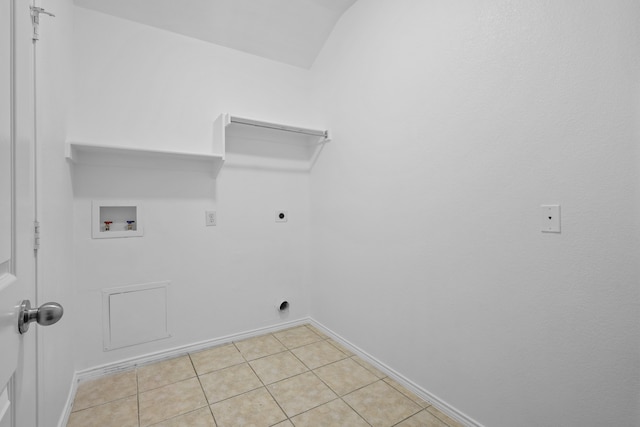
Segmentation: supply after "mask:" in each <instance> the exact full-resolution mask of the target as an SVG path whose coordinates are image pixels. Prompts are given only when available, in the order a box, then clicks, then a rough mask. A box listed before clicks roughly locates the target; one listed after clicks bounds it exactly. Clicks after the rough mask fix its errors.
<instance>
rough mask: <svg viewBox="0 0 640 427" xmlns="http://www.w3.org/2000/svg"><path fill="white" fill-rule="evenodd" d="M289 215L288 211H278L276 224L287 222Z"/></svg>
mask: <svg viewBox="0 0 640 427" xmlns="http://www.w3.org/2000/svg"><path fill="white" fill-rule="evenodd" d="M287 219H289V215H288V214H287V211H276V222H287Z"/></svg>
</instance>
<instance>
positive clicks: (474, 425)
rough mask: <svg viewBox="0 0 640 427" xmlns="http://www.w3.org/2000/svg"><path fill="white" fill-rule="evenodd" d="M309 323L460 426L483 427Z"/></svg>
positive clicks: (318, 324)
mask: <svg viewBox="0 0 640 427" xmlns="http://www.w3.org/2000/svg"><path fill="white" fill-rule="evenodd" d="M309 323H310V324H311V325H313V326H315V327H316V328H318V329H319V330H320V331H322V332H323V333H325V334H326V335H327V336H328V337H330V338H331V339H333V340H335V341H337V342H338V343H340V344H341V345H343V346H344V347H345V348H346V349H348V350H349V351H351V352H352V353H354V354H355V355H357V356H359V357H360V358H362V359H363V360H365V361H366V362H368V363H370V364H371V365H373V366H374V367H375V368H376V369H379V370H380V371H382V372H384V373H385V374H387V375H388V376H389V377H390V378H391V379H394V380H396V381H397V382H398V383H400V384H401V385H402V386H404V387H405V388H406V389H407V390H409V391H411V392H412V393H414V394H415V395H416V396H418V397H419V398H421V399H423V400H426V401H427V402H429V403H430V404H432V405H433V406H435V407H436V408H437V409H439V410H440V411H442V412H444V413H445V414H446V415H448V416H450V417H451V418H453V419H454V420H456V421H458V422H460V423H462V424H464V425H465V426H468V427H483V425H482V424H480V423H479V422H477V421H476V420H474V419H473V418H471V417H469V416H468V415H466V414H465V413H463V412H461V411H459V410H457V409H456V408H454V407H453V406H451V405H450V404H448V403H447V402H445V401H444V400H442V399H440V398H439V397H437V396H436V395H434V394H433V393H431V392H429V391H427V390H425V389H424V388H422V387H420V386H419V385H417V384H416V383H414V382H413V381H411V380H410V379H408V378H406V377H405V376H403V375H402V374H400V373H399V372H397V371H396V370H394V369H393V368H391V367H389V366H387V365H386V364H384V363H382V362H381V361H379V360H378V359H376V358H375V357H373V356H372V355H370V354H369V353H367V352H366V351H364V350H362V349H361V348H359V347H358V346H356V345H354V344H352V343H351V342H349V341H348V340H346V339H345V338H343V337H342V336H340V335H339V334H337V333H335V332H334V331H332V330H331V329H329V328H327V327H326V326H324V325H323V324H321V323H319V322H317V321H316V320H314V319H312V318H309Z"/></svg>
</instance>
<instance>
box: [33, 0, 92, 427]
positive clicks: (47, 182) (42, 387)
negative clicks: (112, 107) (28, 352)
mask: <svg viewBox="0 0 640 427" xmlns="http://www.w3.org/2000/svg"><path fill="white" fill-rule="evenodd" d="M38 5H39V6H41V7H44V8H45V9H46V10H47V11H50V12H52V13H54V14H55V15H56V17H55V18H52V17H48V16H42V18H41V25H40V41H38V42H37V45H36V50H37V55H36V74H37V81H36V85H37V122H38V126H37V138H38V218H39V221H40V225H41V248H40V251H39V253H38V290H37V293H38V295H37V296H38V301H37V303H38V304H43V303H45V302H48V301H57V302H59V303H60V304H62V306H63V307H64V308H65V313H64V316H63V317H62V319H61V320H60V322H59V323H57V324H55V325H52V326H49V327H46V328H44V327H42V326H38V327H34V326H32V328H33V329H34V331H35V332H31V331H30V332H29V333H37V334H38V354H39V356H38V357H39V367H38V386H39V388H38V395H39V406H40V409H41V412H40V414H39V420H40V423H41V425H43V426H49V425H53V424H54V423H56V422H57V420H58V419H59V418H60V413H61V412H63V411H64V409H65V405H66V403H67V402H66V401H67V397H68V395H69V390H70V388H71V382H72V378H73V372H74V368H75V366H74V362H73V359H74V354H75V351H74V350H75V344H76V342H77V340H76V335H75V327H76V322H78V321H79V320H80V321H81V319H79V318H78V316H77V310H76V307H77V304H76V300H75V294H74V292H73V286H72V283H73V236H72V233H71V229H72V227H73V198H72V193H71V181H70V174H69V168H68V166H67V164H66V162H65V159H64V144H65V142H66V134H67V121H68V114H69V107H70V102H71V96H70V94H71V81H72V53H71V46H72V45H71V43H72V36H73V35H72V29H73V11H74V7H73V3H72V2H71V0H47V1H46V2H44V4H38Z"/></svg>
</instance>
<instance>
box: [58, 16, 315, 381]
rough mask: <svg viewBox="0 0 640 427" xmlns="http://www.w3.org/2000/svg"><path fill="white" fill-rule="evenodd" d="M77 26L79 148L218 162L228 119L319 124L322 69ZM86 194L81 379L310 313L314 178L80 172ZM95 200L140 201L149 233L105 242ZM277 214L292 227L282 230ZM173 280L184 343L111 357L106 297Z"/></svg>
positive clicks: (179, 337) (115, 22)
mask: <svg viewBox="0 0 640 427" xmlns="http://www.w3.org/2000/svg"><path fill="white" fill-rule="evenodd" d="M74 22H75V24H74V25H75V27H74V32H75V37H74V40H75V42H74V55H75V62H74V69H75V78H74V93H75V99H74V103H73V106H74V110H73V115H72V124H71V126H70V133H69V135H70V136H69V138H70V140H72V141H80V142H87V143H92V144H108V145H120V146H121V145H129V146H136V147H146V148H155V149H169V150H184V151H193V152H210V151H211V147H212V129H213V121H214V120H215V118H216V117H217V116H218V115H219V114H220V113H223V112H231V113H234V114H238V115H241V116H245V117H252V118H256V119H263V120H273V121H276V122H289V123H291V124H294V125H300V126H310V125H312V123H311V121H312V120H313V119H314V118H313V115H312V112H311V109H310V103H309V102H308V95H309V89H310V86H309V81H310V80H309V73H308V71H304V70H302V69H298V68H295V67H291V66H286V65H282V64H279V63H276V62H273V61H268V60H265V59H261V58H259V57H255V56H251V55H247V54H244V53H240V52H235V51H233V50H230V49H226V48H222V47H218V46H215V45H211V44H207V43H204V42H201V41H197V40H194V39H189V38H186V37H183V36H178V35H175V34H171V33H168V32H165V31H162V30H158V29H155V28H151V27H146V26H143V25H140V24H136V23H132V22H128V21H124V20H120V19H117V18H114V17H110V16H107V15H103V14H99V13H95V12H92V11H88V10H85V9H81V8H77V9H76V19H75V21H74ZM256 144H259V141H258V142H256ZM73 191H74V198H75V199H74V200H75V202H74V224H73V230H74V234H75V238H74V239H75V240H74V244H75V248H76V255H75V270H76V280H75V284H76V289H75V290H76V292H77V294H78V308H79V310H80V311H81V312H80V315H81V317H82V319H83V322H81V323H80V324H79V325H78V327H77V328H78V330H77V335H78V341H79V342H81V345H80V348H79V349H78V352H77V355H78V356H77V360H76V368H77V369H85V368H90V367H95V366H97V365H100V364H104V363H110V362H114V361H117V360H121V359H124V358H128V357H133V356H137V355H142V354H146V353H149V352H154V351H160V350H164V349H168V348H172V347H176V346H180V345H186V344H192V343H195V342H198V341H202V340H208V339H214V338H219V337H222V336H225V335H227V334H232V333H238V332H242V331H247V330H251V329H254V328H259V327H264V326H268V325H273V324H277V323H280V322H282V321H285V320H295V319H298V318H301V317H304V316H307V315H308V312H309V308H308V298H307V295H308V289H307V285H308V270H309V268H308V259H309V256H308V238H309V217H310V214H309V175H308V174H305V173H293V172H289V171H286V170H278V169H274V170H261V169H252V168H234V167H230V166H225V167H224V168H223V170H222V172H221V173H220V175H219V176H218V179H217V180H214V179H212V178H211V176H210V175H208V174H206V173H202V172H197V171H178V170H153V169H147V170H136V169H126V168H106V167H90V166H82V165H76V166H74V167H73ZM94 199H128V200H134V201H137V202H140V203H141V204H142V206H143V208H144V218H143V220H144V233H145V234H144V237H142V238H128V239H100V240H95V239H92V238H91V224H90V215H91V200H94ZM206 209H214V210H216V211H217V213H218V225H217V226H216V227H205V224H204V218H205V214H204V212H205V210H206ZM277 209H284V210H288V212H289V222H287V223H285V224H276V223H275V221H274V219H275V211H276V210H277ZM163 280H170V281H171V285H170V296H169V304H170V306H169V315H170V332H171V333H172V335H173V336H172V337H171V338H170V339H167V340H162V341H157V342H155V343H149V344H143V345H138V346H134V347H129V348H124V349H120V350H113V351H109V352H103V346H102V313H101V310H102V300H101V291H102V289H105V288H110V287H116V286H122V285H129V284H136V283H147V282H154V281H163ZM281 297H285V298H287V299H289V301H290V303H291V308H290V313H289V317H286V318H281V317H280V316H279V314H278V312H277V310H276V308H275V305H276V303H277V301H278V299H279V298H281ZM144 314H145V308H144V307H141V313H140V316H144Z"/></svg>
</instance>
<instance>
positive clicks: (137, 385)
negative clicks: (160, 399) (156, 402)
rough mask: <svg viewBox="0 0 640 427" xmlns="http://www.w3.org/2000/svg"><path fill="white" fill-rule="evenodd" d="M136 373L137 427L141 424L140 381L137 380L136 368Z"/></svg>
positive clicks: (136, 371) (136, 370)
mask: <svg viewBox="0 0 640 427" xmlns="http://www.w3.org/2000/svg"><path fill="white" fill-rule="evenodd" d="M135 373H136V403H137V405H138V427H140V424H142V420H141V419H140V381H139V380H138V368H136V369H135Z"/></svg>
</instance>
